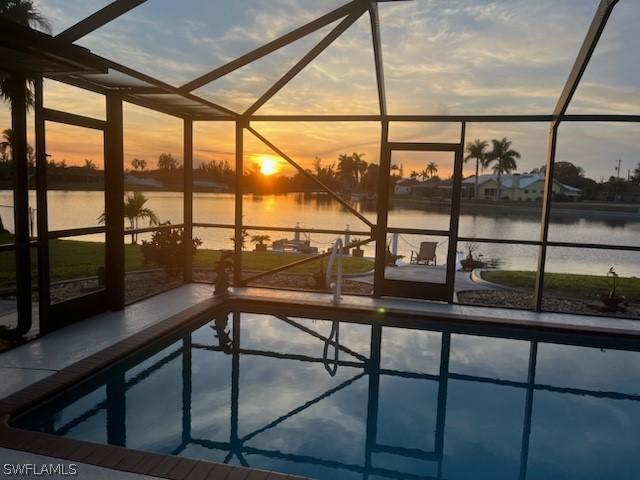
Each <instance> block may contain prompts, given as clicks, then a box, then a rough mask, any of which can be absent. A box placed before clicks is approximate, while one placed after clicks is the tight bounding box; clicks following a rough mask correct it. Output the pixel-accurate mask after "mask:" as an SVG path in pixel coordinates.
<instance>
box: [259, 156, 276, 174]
mask: <svg viewBox="0 0 640 480" xmlns="http://www.w3.org/2000/svg"><path fill="white" fill-rule="evenodd" d="M258 161H259V164H260V173H261V174H263V175H265V176H269V175H273V174H274V173H278V171H279V170H280V165H279V163H278V159H276V158H274V157H270V156H267V155H264V156H262V157H260V158H259V160H258Z"/></svg>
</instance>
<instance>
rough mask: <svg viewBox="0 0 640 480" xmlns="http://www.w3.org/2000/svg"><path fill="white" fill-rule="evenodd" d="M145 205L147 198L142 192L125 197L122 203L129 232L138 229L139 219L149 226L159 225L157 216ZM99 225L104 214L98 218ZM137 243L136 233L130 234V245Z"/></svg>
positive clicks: (102, 221) (102, 220)
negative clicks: (145, 221)
mask: <svg viewBox="0 0 640 480" xmlns="http://www.w3.org/2000/svg"><path fill="white" fill-rule="evenodd" d="M145 203H147V197H145V196H144V194H143V193H142V192H139V191H134V192H133V193H132V194H130V195H127V198H126V199H125V201H124V218H126V219H127V220H129V227H130V228H131V230H134V229H137V228H138V222H139V220H140V219H141V218H143V219H148V220H149V226H152V225H159V224H160V221H159V220H158V217H157V215H156V214H155V212H154V211H153V210H151V209H150V208H147V207H145V206H144V205H145ZM98 222H99V223H104V222H105V214H104V212H103V213H102V215H100V216H99V217H98ZM137 241H138V235H137V234H136V233H132V234H131V243H132V244H135V243H136V242H137Z"/></svg>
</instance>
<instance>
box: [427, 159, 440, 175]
mask: <svg viewBox="0 0 640 480" xmlns="http://www.w3.org/2000/svg"><path fill="white" fill-rule="evenodd" d="M425 171H426V172H427V174H428V175H429V178H433V177H435V176H436V174H437V173H438V164H437V163H436V162H429V163H428V164H427V168H425Z"/></svg>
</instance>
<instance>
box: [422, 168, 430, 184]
mask: <svg viewBox="0 0 640 480" xmlns="http://www.w3.org/2000/svg"><path fill="white" fill-rule="evenodd" d="M420 176H421V177H422V181H423V182H424V181H425V180H426V179H427V178H429V172H427V169H426V168H425V169H423V170H421V171H420Z"/></svg>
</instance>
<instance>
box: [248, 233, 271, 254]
mask: <svg viewBox="0 0 640 480" xmlns="http://www.w3.org/2000/svg"><path fill="white" fill-rule="evenodd" d="M269 240H271V237H270V236H269V235H254V236H253V237H251V241H252V242H253V243H255V244H256V252H266V251H267V244H266V243H264V242H268V241H269Z"/></svg>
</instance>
